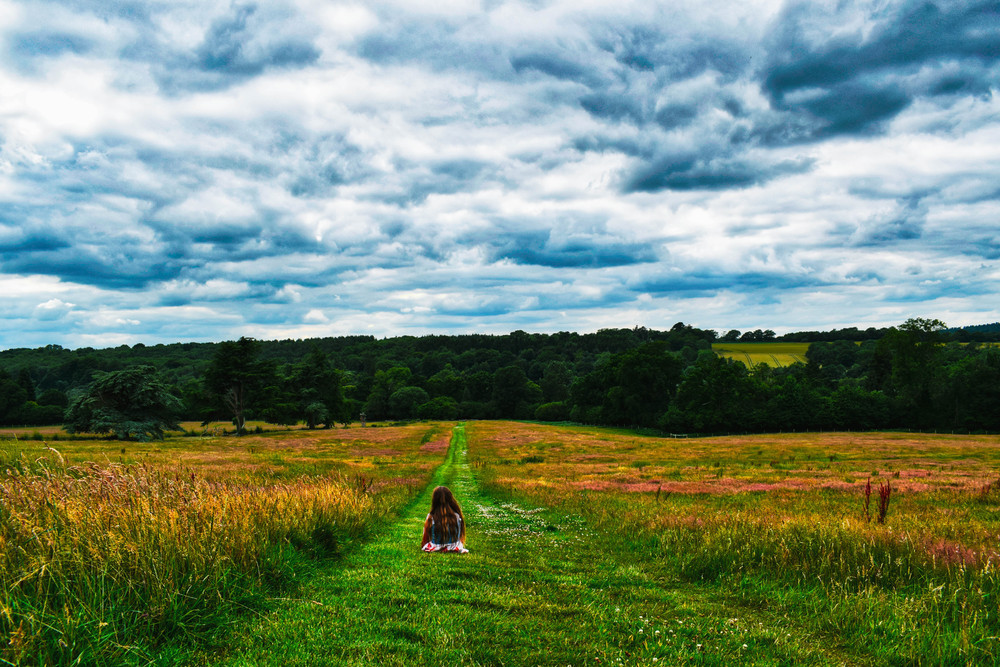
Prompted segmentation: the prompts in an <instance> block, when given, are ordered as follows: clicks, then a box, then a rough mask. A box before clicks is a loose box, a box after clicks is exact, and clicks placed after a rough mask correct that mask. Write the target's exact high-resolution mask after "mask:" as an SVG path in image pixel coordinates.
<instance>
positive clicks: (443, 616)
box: [204, 425, 844, 665]
mask: <svg viewBox="0 0 1000 667" xmlns="http://www.w3.org/2000/svg"><path fill="white" fill-rule="evenodd" d="M466 447H467V445H466V440H465V430H464V427H463V426H461V425H460V426H458V427H456V429H455V431H454V434H453V437H452V444H451V448H450V449H449V452H448V455H447V458H446V460H445V462H444V464H443V465H442V466H441V467H440V468H439V469H438V471H437V472H436V473H435V477H434V479H433V480H432V483H431V484H430V485H429V486H428V488H427V489H426V490H425V491H424V492H423V494H422V495H421V496H420V497H419V498H418V499H417V500H416V501H415V502H414V504H413V505H412V506H410V508H408V510H407V511H406V512H405V513H404V514H403V516H402V517H401V518H400V519H399V520H398V521H396V522H395V523H393V524H390V525H388V526H386V528H385V530H384V533H383V534H382V535H380V536H377V537H376V538H374V539H373V540H371V541H370V542H368V543H367V544H365V545H363V546H361V547H359V548H357V549H354V550H353V551H351V552H349V553H348V555H347V556H345V557H344V558H343V559H342V560H339V561H330V562H329V563H325V564H323V565H322V566H321V567H320V569H319V571H318V572H317V574H316V576H315V577H314V578H313V579H312V581H311V582H310V584H309V585H308V586H307V587H306V589H305V590H304V591H303V592H302V595H301V599H299V600H294V601H287V602H285V603H284V604H283V605H282V607H281V608H279V609H277V610H275V611H274V612H273V613H271V614H269V615H267V616H264V617H261V618H259V619H258V620H257V621H255V622H253V623H251V624H249V625H248V627H245V628H243V629H242V630H240V631H238V632H237V633H236V634H235V636H234V637H233V639H232V641H231V642H230V646H229V647H228V650H227V652H226V655H225V656H223V657H222V658H220V657H219V656H218V655H215V656H206V657H205V658H204V661H205V662H206V663H211V664H226V665H413V664H417V665H432V664H434V665H442V664H466V665H531V664H544V665H549V664H552V665H555V664H559V665H607V664H611V665H618V664H630V665H634V664H641V665H652V664H677V663H686V662H690V663H694V664H734V663H742V664H793V663H795V664H801V663H803V662H805V663H813V664H829V663H832V664H838V663H841V662H844V660H843V659H837V658H836V657H833V658H832V657H831V655H830V653H829V652H828V651H829V649H828V648H826V647H824V646H823V643H822V642H821V641H819V640H816V639H814V638H810V637H804V636H802V633H801V632H796V630H795V624H794V622H792V621H791V620H789V619H788V618H783V617H772V616H768V615H767V613H766V612H765V611H761V610H756V611H750V610H747V609H737V608H735V607H727V606H726V605H725V603H724V602H722V601H721V600H723V599H724V596H721V595H719V591H718V590H714V589H711V588H707V587H698V586H691V585H687V584H681V583H679V582H677V581H676V580H671V578H670V576H669V574H668V573H666V572H663V571H661V570H660V569H658V566H657V563H655V562H640V560H639V559H637V558H635V557H634V556H632V557H630V554H628V553H622V552H618V553H612V552H610V551H609V550H608V549H606V548H602V545H601V544H600V541H599V538H598V537H597V536H595V535H593V534H590V533H589V532H588V531H587V529H586V527H585V526H584V525H583V524H582V522H581V521H580V520H579V519H577V518H574V517H560V516H558V515H552V514H546V513H544V512H541V511H538V510H528V509H525V508H522V507H519V506H517V505H514V504H511V503H502V502H498V501H496V500H494V499H492V498H491V497H489V496H488V495H486V494H485V493H483V491H482V490H481V489H480V488H479V487H478V486H477V484H476V479H475V475H474V474H473V471H472V470H471V469H470V467H469V465H468V464H467V461H466ZM438 484H445V485H448V486H450V487H451V488H452V490H453V491H454V492H455V495H456V497H457V498H458V499H459V502H461V503H462V508H463V511H464V513H465V515H466V519H467V523H468V526H469V528H468V533H469V535H468V546H469V548H470V550H471V553H469V554H467V555H461V556H460V555H447V554H424V553H422V552H420V550H419V541H420V534H421V527H422V524H423V519H424V517H425V516H426V513H427V511H428V508H429V507H430V494H431V490H432V489H433V487H434V486H436V485H438Z"/></svg>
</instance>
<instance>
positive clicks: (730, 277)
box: [630, 270, 823, 296]
mask: <svg viewBox="0 0 1000 667" xmlns="http://www.w3.org/2000/svg"><path fill="white" fill-rule="evenodd" d="M822 284H823V282H822V281H820V280H818V279H817V278H814V277H810V276H802V275H794V274H788V273H760V272H743V273H738V272H733V273H726V272H723V271H705V270H697V271H690V272H684V273H677V274H676V275H671V276H667V277H655V278H652V279H648V280H642V281H637V282H635V283H633V284H631V285H630V287H631V288H632V289H633V290H634V291H638V292H648V293H651V294H684V295H687V296H712V295H715V294H717V293H719V292H720V291H724V290H725V291H732V292H761V291H773V292H775V293H777V292H780V291H783V290H787V289H795V288H801V287H816V286H820V285H822Z"/></svg>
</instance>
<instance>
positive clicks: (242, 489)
mask: <svg viewBox="0 0 1000 667" xmlns="http://www.w3.org/2000/svg"><path fill="white" fill-rule="evenodd" d="M449 436H450V433H449V429H448V428H447V427H442V426H441V425H437V424H413V425H409V426H400V427H387V428H367V429H364V430H362V429H360V428H351V429H336V430H330V431H306V430H301V431H299V430H297V431H285V432H265V433H263V434H258V435H248V436H244V437H241V438H235V437H212V436H209V437H176V436H175V437H168V438H166V439H165V440H163V441H154V442H151V443H137V442H119V441H108V440H69V441H67V440H65V439H63V440H60V441H58V442H48V441H36V440H23V439H19V438H17V437H16V435H13V434H8V433H0V469H2V472H0V475H2V476H0V586H2V587H0V633H2V636H3V637H4V639H5V640H4V641H3V642H2V643H0V661H2V662H3V663H4V664H124V663H129V664H148V663H149V661H150V660H151V659H152V657H153V656H154V655H157V651H159V650H160V649H159V647H160V646H161V645H164V644H169V643H174V644H176V643H177V641H176V640H177V639H178V638H180V639H183V638H185V637H191V638H193V639H195V640H198V641H203V640H205V639H206V638H207V637H210V636H212V635H213V634H214V633H215V632H217V631H218V628H220V627H224V626H225V625H226V624H227V623H229V622H230V620H231V618H232V617H233V616H234V614H235V615H239V614H241V613H245V612H246V611H248V610H253V609H257V608H260V607H261V606H262V605H264V606H266V600H267V598H268V597H273V596H274V595H276V594H278V593H280V592H281V591H284V590H290V589H294V588H295V586H297V582H298V581H300V580H301V579H302V577H303V576H305V575H306V574H307V573H308V572H309V571H310V570H311V568H312V566H313V564H314V562H316V561H319V560H322V559H325V558H329V557H331V556H334V555H336V554H337V553H339V552H340V551H341V550H342V549H344V548H346V547H347V546H348V545H350V544H351V543H352V541H354V540H356V539H357V538H359V537H361V536H363V535H364V533H365V531H366V530H367V529H368V527H369V526H371V525H373V524H375V523H378V522H379V521H383V520H385V519H386V518H387V517H388V516H390V515H392V514H394V513H395V512H396V511H398V509H399V507H401V506H402V505H404V504H405V503H406V502H407V501H408V500H409V499H410V498H411V497H412V496H413V495H414V494H415V493H417V492H419V491H420V490H422V489H423V487H424V486H425V485H426V484H427V480H428V479H429V478H430V475H431V474H432V473H433V471H434V469H435V468H436V467H438V466H439V465H440V463H441V460H442V459H443V455H444V451H445V450H447V448H448V441H449ZM63 437H64V438H65V437H66V436H65V434H63ZM161 659H162V661H163V662H164V663H165V664H169V663H172V662H175V656H173V654H171V653H170V652H169V650H168V653H167V654H166V655H165V656H161Z"/></svg>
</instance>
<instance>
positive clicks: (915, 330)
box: [879, 318, 945, 427]
mask: <svg viewBox="0 0 1000 667" xmlns="http://www.w3.org/2000/svg"><path fill="white" fill-rule="evenodd" d="M944 329H945V323H944V322H942V321H941V320H933V319H924V318H913V319H909V320H907V321H906V322H904V323H903V324H901V325H900V326H899V327H898V328H894V329H890V330H889V333H888V334H886V335H885V337H884V338H882V340H880V341H879V344H880V346H882V347H883V348H884V349H886V350H888V352H889V355H890V357H891V359H892V375H891V385H890V386H891V390H892V392H893V393H894V394H895V395H896V396H897V398H898V399H899V401H900V403H901V406H902V409H903V413H904V418H905V420H906V421H907V422H908V423H910V424H914V425H916V426H920V427H926V426H929V425H931V424H933V423H934V421H935V418H936V417H938V416H939V415H937V414H936V412H937V410H936V404H935V401H934V394H935V392H936V389H937V388H938V387H940V386H942V383H941V382H940V380H941V378H942V374H943V368H942V365H941V363H940V358H941V353H942V351H943V349H944V346H943V343H944V335H943V331H944Z"/></svg>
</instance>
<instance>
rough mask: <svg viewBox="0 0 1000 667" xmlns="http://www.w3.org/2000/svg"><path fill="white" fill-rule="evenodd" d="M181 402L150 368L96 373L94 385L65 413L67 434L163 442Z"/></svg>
mask: <svg viewBox="0 0 1000 667" xmlns="http://www.w3.org/2000/svg"><path fill="white" fill-rule="evenodd" d="M180 407H181V402H180V401H179V400H178V399H177V398H176V397H175V396H174V395H173V394H172V393H170V391H169V390H168V387H167V385H166V384H165V383H164V382H163V381H162V380H160V378H159V376H158V375H157V373H156V369H155V368H153V367H152V366H133V367H132V368H126V369H125V370H121V371H113V372H110V373H104V372H100V371H99V372H97V373H96V374H95V377H94V381H93V382H92V383H91V384H90V386H89V387H88V388H87V390H86V391H84V392H83V394H81V395H80V396H78V397H77V398H76V399H75V400H74V401H73V402H72V403H71V404H70V406H69V409H68V410H67V411H66V422H67V423H66V426H65V428H66V431H67V432H69V433H113V434H114V435H115V437H116V438H118V439H119V440H149V439H151V438H156V439H163V432H164V431H165V430H167V429H176V428H179V426H178V424H177V417H176V414H177V410H178V409H179V408H180Z"/></svg>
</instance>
